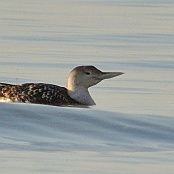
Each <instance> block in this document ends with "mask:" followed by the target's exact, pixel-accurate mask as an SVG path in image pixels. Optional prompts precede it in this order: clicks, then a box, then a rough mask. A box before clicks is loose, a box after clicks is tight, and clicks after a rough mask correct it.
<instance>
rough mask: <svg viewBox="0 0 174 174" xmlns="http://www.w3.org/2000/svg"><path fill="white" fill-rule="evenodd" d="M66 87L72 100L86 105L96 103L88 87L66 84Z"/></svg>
mask: <svg viewBox="0 0 174 174" xmlns="http://www.w3.org/2000/svg"><path fill="white" fill-rule="evenodd" d="M67 89H68V94H69V96H70V97H71V98H73V99H74V100H76V101H78V102H80V103H82V104H85V105H88V106H92V105H96V104H95V102H94V100H93V99H92V97H91V96H90V94H89V91H88V89H86V88H84V87H81V86H68V87H67Z"/></svg>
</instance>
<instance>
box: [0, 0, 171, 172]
mask: <svg viewBox="0 0 174 174" xmlns="http://www.w3.org/2000/svg"><path fill="white" fill-rule="evenodd" d="M173 18H174V2H173V1H170V0H165V1H164V0H163V1H162V0H161V1H159V0H158V1H156V0H153V1H148V0H146V1H144V0H141V1H138V0H135V1H134V0H132V1H129V2H127V1H119V0H109V1H108V0H100V1H99V0H89V1H87V0H84V1H82V0H79V1H77V0H64V1H61V0H50V1H45V0H42V1H41V0H37V1H34V0H30V1H22V0H14V1H10V0H6V1H2V2H0V81H1V82H7V83H24V82H46V83H54V84H58V85H62V86H65V84H66V78H67V76H68V73H69V72H70V70H71V69H72V68H74V67H75V66H77V65H89V64H90V65H94V66H96V67H98V68H99V69H101V70H104V71H123V72H125V74H124V75H122V76H119V77H117V78H114V79H110V80H106V81H103V82H102V83H100V84H98V85H97V86H95V87H93V88H91V89H90V92H91V95H92V96H93V98H94V100H95V102H96V103H97V106H96V107H93V108H91V109H90V110H87V111H86V110H83V109H66V108H64V109H60V108H55V107H46V106H32V105H27V104H26V105H18V104H16V105H12V104H0V109H1V110H2V111H1V113H0V115H1V121H0V125H1V128H0V129H1V133H0V139H1V143H0V147H1V149H2V150H1V151H0V154H1V157H0V160H1V161H2V162H1V164H0V167H1V169H0V170H2V171H3V173H11V170H12V169H14V172H16V173H21V172H23V173H31V172H32V173H42V172H43V171H45V172H46V173H57V172H61V173H102V172H103V173H106V171H107V173H115V171H119V173H130V171H131V170H132V171H134V172H133V173H146V170H147V167H148V168H149V169H150V171H151V173H155V172H156V173H164V172H165V173H172V171H173V169H174V168H173V165H172V163H173V161H174V158H173V153H174V149H173V144H174V142H173V140H172V139H173V133H172V132H173V127H172V124H173V122H174V107H173V103H174V81H173V79H174V49H173V48H174V22H173ZM47 110H48V111H49V112H47ZM44 111H45V112H44ZM45 113H46V114H45ZM57 113H60V114H59V117H60V118H59V117H58V118H57ZM82 113H85V114H84V115H85V117H87V118H86V119H85V118H84V115H83V114H82ZM51 115H52V117H51ZM67 115H70V116H71V115H72V117H73V119H72V120H71V119H70V118H69V117H68V118H67ZM74 115H76V117H75V116H74ZM100 115H101V117H99V116H100ZM81 116H82V118H81ZM23 117H24V118H23ZM62 117H65V119H63V118H62ZM105 117H106V118H108V119H106V118H105ZM7 118H8V119H7ZM29 118H32V119H33V120H32V119H31V120H30V119H29ZM48 118H50V120H49V119H48ZM92 118H93V119H92ZM28 119H29V121H28ZM42 119H43V121H42ZM122 119H123V120H124V121H123V120H122ZM120 120H121V121H120ZM8 121H9V124H8ZM35 121H36V122H35ZM59 121H60V122H61V123H62V127H59V126H58V125H60V124H58V123H59ZM11 122H13V123H14V124H13V125H11ZM53 123H54V126H53V128H52V129H51V127H50V124H53ZM98 123H101V125H100V126H99V125H98ZM111 123H113V124H111ZM3 125H5V126H3ZM23 125H25V126H26V127H27V128H28V129H26V128H25V126H23ZM67 126H68V127H69V129H68V130H67V129H66V127H67ZM57 127H58V128H57ZM36 128H37V129H36ZM76 129H77V131H75V130H76ZM90 129H92V132H93V134H94V136H93V137H91V134H90ZM149 129H152V130H149ZM29 132H30V133H29ZM85 132H86V133H85ZM159 132H160V133H159ZM112 133H113V134H112ZM102 135H103V136H102ZM109 135H110V136H109ZM147 135H148V136H147ZM50 136H51V137H50ZM19 137H20V138H19ZM107 137H108V138H107ZM121 137H122V138H121ZM141 142H143V143H141ZM50 151H51V152H50ZM52 151H54V153H53V152H52ZM155 152H156V153H155ZM13 158H15V159H17V160H15V161H16V162H14V160H12V159H13ZM33 159H34V161H33ZM62 159H63V160H62ZM148 159H150V162H148ZM91 161H93V163H91ZM137 162H140V163H141V164H137ZM58 164H59V165H58ZM72 166H74V167H72ZM150 171H149V172H150Z"/></svg>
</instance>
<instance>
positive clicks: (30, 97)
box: [0, 66, 123, 106]
mask: <svg viewBox="0 0 174 174" xmlns="http://www.w3.org/2000/svg"><path fill="white" fill-rule="evenodd" d="M121 74H123V73H122V72H102V71H100V70H99V69H97V68H96V67H94V66H78V67H76V68H74V69H73V70H72V71H71V72H70V74H69V76H68V79H67V85H66V88H65V87H61V86H57V85H53V84H45V83H24V84H20V85H13V84H6V83H0V100H7V99H8V100H11V101H12V102H23V103H27V102H29V103H36V104H46V105H55V106H74V105H87V106H92V105H95V104H96V103H95V102H94V100H93V99H92V97H91V95H90V93H89V90H88V88H89V87H91V86H94V85H96V84H97V83H99V82H101V81H102V80H104V79H109V78H112V77H115V76H119V75H121Z"/></svg>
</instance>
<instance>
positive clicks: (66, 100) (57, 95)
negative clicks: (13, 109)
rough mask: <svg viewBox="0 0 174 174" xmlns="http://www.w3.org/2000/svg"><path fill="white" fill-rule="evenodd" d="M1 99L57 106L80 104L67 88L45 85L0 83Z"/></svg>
mask: <svg viewBox="0 0 174 174" xmlns="http://www.w3.org/2000/svg"><path fill="white" fill-rule="evenodd" d="M0 99H10V100H11V101H13V102H24V103H27V102H29V103H38V104H47V105H56V106H60V105H75V104H79V102H77V101H75V100H73V99H72V98H71V97H70V96H69V95H68V93H67V89H66V88H64V87H60V86H56V85H52V84H44V83H25V84H22V85H11V84H4V83H0Z"/></svg>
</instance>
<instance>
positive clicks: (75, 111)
mask: <svg viewBox="0 0 174 174" xmlns="http://www.w3.org/2000/svg"><path fill="white" fill-rule="evenodd" d="M0 110H1V114H0V120H1V121H0V148H1V149H6V150H8V149H14V150H27V151H31V150H32V151H33V150H34V151H35V150H36V151H60V150H61V151H74V150H77V151H82V150H83V151H84V150H85V151H97V152H101V151H102V152H104V151H127V152H151V151H153V152H155V151H165V150H174V149H173V144H174V134H173V132H174V127H173V125H174V119H173V117H166V116H153V115H152V116H150V115H129V114H121V113H114V112H107V111H99V110H94V109H92V108H91V109H86V108H67V107H52V106H44V105H30V104H9V103H1V104H0Z"/></svg>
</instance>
